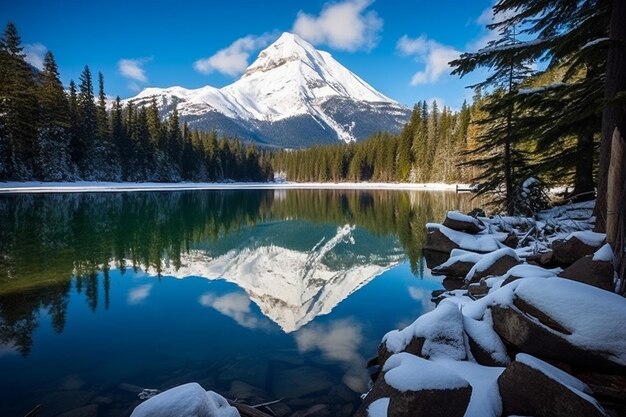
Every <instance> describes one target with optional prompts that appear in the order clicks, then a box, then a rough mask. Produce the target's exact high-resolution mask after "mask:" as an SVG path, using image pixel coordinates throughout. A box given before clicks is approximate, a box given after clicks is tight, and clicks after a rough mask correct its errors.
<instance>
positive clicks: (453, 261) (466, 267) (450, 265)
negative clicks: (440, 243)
mask: <svg viewBox="0 0 626 417" xmlns="http://www.w3.org/2000/svg"><path fill="white" fill-rule="evenodd" d="M481 258H482V255H480V254H478V253H475V252H469V251H465V250H462V249H454V250H452V252H450V258H449V259H448V260H447V261H445V262H444V263H442V264H441V265H439V266H436V267H435V268H431V270H432V274H433V275H445V276H447V277H462V278H465V276H466V275H467V273H468V272H469V271H470V270H471V269H472V267H473V266H474V265H476V262H478V261H480V259H481Z"/></svg>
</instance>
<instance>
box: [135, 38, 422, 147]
mask: <svg viewBox="0 0 626 417" xmlns="http://www.w3.org/2000/svg"><path fill="white" fill-rule="evenodd" d="M153 99H154V100H156V102H157V105H158V106H159V109H160V110H161V112H162V113H167V112H169V111H172V109H173V108H174V107H176V108H177V109H178V112H179V114H180V116H181V119H182V120H186V121H187V122H188V123H189V124H190V126H191V127H202V128H205V129H210V128H217V129H218V130H219V131H221V132H223V133H228V134H231V135H235V136H238V137H241V138H244V139H253V140H259V141H263V142H265V143H270V144H275V145H279V146H286V147H300V146H304V145H307V144H313V143H319V142H323V143H332V142H337V140H341V141H345V142H349V141H352V140H355V139H357V138H359V139H360V138H364V137H367V136H369V135H370V134H372V133H374V132H375V131H377V130H389V131H397V130H399V129H401V127H402V125H403V124H404V123H405V122H406V120H407V119H408V117H409V115H410V111H409V109H407V108H406V107H405V106H402V105H400V104H399V103H397V102H396V101H394V100H391V99H390V98H388V97H386V96H385V95H383V94H381V93H380V92H378V91H376V90H375V89H374V88H373V87H371V86H370V85H369V84H367V83H366V82H365V81H363V80H362V79H361V78H359V77H358V76H356V75H355V74H353V73H352V72H350V71H349V70H348V69H346V68H345V67H344V66H342V65H341V64H340V63H339V62H337V61H336V60H335V59H334V58H333V57H332V56H331V55H330V54H329V53H328V52H324V51H319V50H317V49H315V48H314V47H313V46H312V45H311V44H310V43H308V42H306V41H305V40H303V39H302V38H300V37H299V36H298V35H295V34H292V33H283V34H282V35H281V36H280V37H279V38H278V39H277V40H276V41H275V42H274V43H272V44H271V45H270V46H268V47H267V48H266V49H264V50H263V51H261V53H260V54H259V56H258V58H257V59H256V60H255V61H254V62H253V63H252V64H251V65H250V66H249V67H248V68H247V69H246V71H245V72H244V74H243V75H242V76H241V78H240V79H238V80H237V81H235V82H234V83H232V84H230V85H227V86H225V87H223V88H220V89H217V88H214V87H211V86H205V87H201V88H198V89H193V90H190V89H185V88H182V87H170V88H165V89H161V88H147V89H145V90H143V91H142V92H140V93H139V94H138V95H137V96H135V97H132V98H130V99H127V100H124V102H125V103H127V102H132V103H134V104H136V105H150V103H151V102H152V100H153ZM296 138H297V139H296ZM297 140H300V141H301V142H297Z"/></svg>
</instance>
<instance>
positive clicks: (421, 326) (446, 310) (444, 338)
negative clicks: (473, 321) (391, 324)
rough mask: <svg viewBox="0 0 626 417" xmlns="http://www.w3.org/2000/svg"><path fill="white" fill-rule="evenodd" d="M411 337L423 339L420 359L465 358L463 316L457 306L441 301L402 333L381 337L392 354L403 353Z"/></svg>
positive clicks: (447, 301) (391, 333)
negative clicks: (421, 357)
mask: <svg viewBox="0 0 626 417" xmlns="http://www.w3.org/2000/svg"><path fill="white" fill-rule="evenodd" d="M413 338H424V339H425V341H424V345H423V346H422V356H424V357H426V358H441V357H443V358H449V359H454V360H462V359H465V358H466V356H467V354H466V351H465V341H464V338H463V317H462V316H461V312H460V310H459V307H458V305H457V303H455V302H453V301H449V300H447V299H446V300H443V301H442V302H441V303H440V304H439V306H437V308H436V309H434V310H433V311H431V312H429V313H426V314H424V315H422V316H420V317H418V319H417V320H415V321H414V322H413V323H412V324H410V325H409V326H407V327H405V328H404V329H402V330H393V331H391V332H389V333H387V334H386V335H385V336H384V337H383V343H385V345H386V347H387V349H388V350H389V351H390V352H392V353H398V352H402V351H403V350H404V349H405V348H406V346H407V345H408V344H409V342H411V340H412V339H413Z"/></svg>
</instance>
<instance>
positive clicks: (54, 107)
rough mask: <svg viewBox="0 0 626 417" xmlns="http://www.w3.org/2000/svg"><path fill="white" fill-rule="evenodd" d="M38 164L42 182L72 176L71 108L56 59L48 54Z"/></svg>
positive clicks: (41, 88)
mask: <svg viewBox="0 0 626 417" xmlns="http://www.w3.org/2000/svg"><path fill="white" fill-rule="evenodd" d="M38 99H39V133H38V151H39V155H38V157H37V165H38V167H39V172H40V176H41V179H43V180H46V181H63V180H67V179H70V178H71V177H72V174H71V173H72V169H71V166H70V165H71V162H70V158H69V157H70V133H69V128H70V109H69V103H68V100H67V97H66V95H65V92H64V91H63V85H62V84H61V80H60V78H59V71H58V68H57V64H56V62H55V60H54V56H53V55H52V53H51V52H49V51H48V52H47V53H46V56H45V57H44V61H43V71H42V73H41V84H40V85H39V93H38Z"/></svg>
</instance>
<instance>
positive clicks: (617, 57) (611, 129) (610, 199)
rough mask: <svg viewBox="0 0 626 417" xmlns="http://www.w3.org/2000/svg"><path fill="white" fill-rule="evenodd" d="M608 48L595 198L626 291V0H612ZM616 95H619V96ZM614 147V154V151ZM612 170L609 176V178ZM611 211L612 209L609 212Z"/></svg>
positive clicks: (600, 227) (601, 228) (599, 225)
mask: <svg viewBox="0 0 626 417" xmlns="http://www.w3.org/2000/svg"><path fill="white" fill-rule="evenodd" d="M609 38H610V39H611V43H612V44H611V47H610V49H609V53H608V58H607V65H606V84H605V98H606V100H607V106H606V107H605V108H604V111H603V113H602V142H601V147H600V177H599V181H598V199H597V201H596V210H595V213H596V231H601V232H606V233H607V238H608V241H609V243H610V244H611V247H612V249H613V255H614V262H615V263H614V267H615V272H616V273H617V275H618V278H619V282H618V288H617V289H618V291H619V292H621V293H622V294H624V292H625V291H626V274H625V270H626V255H625V253H624V243H625V238H624V233H625V231H626V213H625V211H626V167H624V166H623V165H624V162H623V154H624V149H625V148H626V143H625V140H626V99H625V97H617V96H618V94H620V93H621V94H622V95H623V94H625V92H626V1H624V0H613V1H612V2H611V23H610V26H609ZM616 98H619V99H618V100H616ZM613 149H615V154H614V155H613V151H612V150H613ZM609 173H610V178H609ZM609 211H610V212H609Z"/></svg>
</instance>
